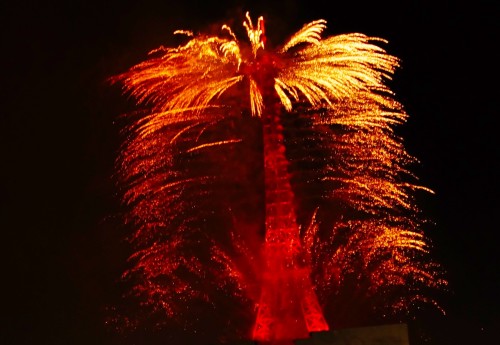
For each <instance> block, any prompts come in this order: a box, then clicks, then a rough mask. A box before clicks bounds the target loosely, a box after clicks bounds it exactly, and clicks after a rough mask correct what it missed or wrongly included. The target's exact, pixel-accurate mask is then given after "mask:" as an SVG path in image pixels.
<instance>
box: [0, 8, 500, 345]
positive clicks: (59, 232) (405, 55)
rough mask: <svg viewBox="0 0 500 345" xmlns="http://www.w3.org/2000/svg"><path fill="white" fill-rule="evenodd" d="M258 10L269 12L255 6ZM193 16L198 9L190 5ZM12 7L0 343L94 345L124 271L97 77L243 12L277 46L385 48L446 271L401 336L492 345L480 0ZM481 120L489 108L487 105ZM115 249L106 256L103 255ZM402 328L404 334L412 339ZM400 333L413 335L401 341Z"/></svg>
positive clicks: (105, 105) (486, 28)
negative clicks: (328, 37) (337, 42)
mask: <svg viewBox="0 0 500 345" xmlns="http://www.w3.org/2000/svg"><path fill="white" fill-rule="evenodd" d="M269 2H270V1H269ZM200 3H201V1H200ZM265 3H266V1H214V2H213V3H212V2H211V1H206V3H205V4H199V3H198V1H192V0H185V1H178V2H175V3H174V2H172V1H168V0H165V1H158V0H156V1H154V0H149V1H131V0H129V1H117V0H113V1H108V2H106V4H103V3H102V2H101V1H93V0H87V1H79V0H75V1H67V2H44V1H40V2H36V3H31V2H30V1H15V2H12V1H10V2H8V3H3V4H2V5H0V6H1V7H0V13H1V17H2V18H1V21H0V25H1V37H2V57H1V59H2V60H1V61H2V67H3V71H2V77H1V78H0V81H1V84H2V90H3V91H2V93H1V97H2V99H3V100H2V102H1V105H2V111H1V112H0V131H1V135H0V155H1V156H0V157H1V162H2V168H1V169H0V174H1V175H0V177H1V180H0V181H1V183H0V200H1V202H2V204H1V206H2V207H1V209H0V213H1V216H0V229H1V231H2V233H1V234H2V243H3V245H4V247H6V250H4V251H3V253H2V254H4V255H5V258H4V259H3V260H2V261H3V263H4V267H5V269H4V273H3V275H2V287H3V288H6V292H4V293H3V294H2V297H3V300H4V301H6V302H7V307H2V311H3V312H2V322H1V327H0V329H1V330H0V343H3V344H105V343H106V340H105V339H106V337H105V336H104V335H103V334H104V333H105V331H104V330H103V326H102V324H101V323H102V319H101V318H100V317H98V316H96V315H99V313H100V312H101V311H102V306H103V305H105V304H106V303H107V299H108V297H109V296H110V295H111V294H112V293H111V292H110V291H111V290H110V289H111V288H109V287H107V286H105V284H104V283H103V282H107V281H109V280H110V278H109V277H111V276H114V275H116V274H118V273H119V271H120V270H121V269H122V267H123V261H124V259H125V257H126V255H125V253H124V252H121V251H120V250H119V249H116V248H115V249H114V250H109V249H108V248H107V245H108V244H109V243H110V242H113V241H114V239H115V238H116V240H115V241H117V242H119V241H120V238H121V234H120V233H119V231H117V230H110V229H113V228H115V229H116V228H117V227H113V226H109V224H114V223H115V222H117V220H116V219H115V218H113V216H112V214H114V212H115V211H116V208H117V201H116V197H115V194H114V193H115V189H114V184H113V180H112V176H111V175H112V172H113V160H114V158H115V156H116V152H117V149H118V143H119V142H118V130H119V126H118V125H117V124H116V121H115V120H116V118H117V116H118V114H120V113H121V112H123V111H125V110H126V109H127V104H126V101H125V100H124V99H123V98H122V97H121V96H120V95H119V92H117V90H116V89H113V88H112V87H110V86H109V85H108V84H107V82H106V78H108V77H109V76H112V75H114V74H117V73H119V72H122V71H124V70H125V69H127V68H128V67H130V66H131V65H133V64H135V63H137V62H139V61H140V60H141V59H143V58H144V56H145V53H146V52H147V51H149V50H151V49H153V48H155V47H157V46H159V45H161V44H176V42H175V40H174V39H173V38H172V35H171V33H172V32H173V31H174V30H175V29H179V28H186V29H193V30H195V31H210V30H212V29H213V27H214V26H211V25H212V24H214V23H215V24H217V25H218V24H220V23H224V22H229V20H230V19H231V18H235V17H236V20H237V22H239V21H240V20H241V19H240V18H238V17H237V16H239V15H241V13H243V12H244V11H246V10H250V11H251V12H252V13H253V15H254V16H256V15H260V14H262V15H264V16H266V18H267V29H268V31H269V32H271V33H270V40H271V41H275V40H276V43H279V42H280V41H281V40H283V39H284V38H286V36H287V34H290V33H292V32H294V31H295V30H297V29H298V28H300V27H301V25H302V24H303V23H306V22H308V21H311V20H314V19H318V18H324V19H326V20H327V21H328V23H329V27H328V31H327V34H337V33H346V32H353V31H357V32H363V33H366V34H369V35H375V36H379V37H384V38H386V39H388V40H389V42H390V43H389V45H388V50H389V52H390V53H392V54H395V55H397V56H398V57H400V58H401V59H402V64H403V68H402V69H401V70H400V71H399V72H398V73H397V74H396V77H395V80H394V82H393V84H392V86H393V88H394V89H395V90H396V92H397V95H398V98H399V99H400V100H402V102H403V103H404V104H405V106H406V109H407V111H408V113H409V114H410V116H411V117H410V120H409V122H408V123H407V124H406V125H404V126H403V127H402V128H400V129H399V131H400V132H399V133H400V134H402V135H403V136H404V137H405V142H406V145H407V148H408V150H409V152H410V153H411V154H413V155H415V156H417V157H418V158H419V159H420V161H421V164H420V165H419V166H417V167H415V169H414V170H415V171H416V173H417V174H418V176H419V177H420V178H421V181H422V183H423V184H424V185H426V186H429V187H430V188H432V189H433V190H435V191H436V195H435V196H432V197H429V196H428V197H426V198H424V199H423V200H422V201H421V206H422V208H423V209H424V212H425V213H426V214H427V215H429V217H430V218H432V219H433V220H434V221H435V223H436V226H435V227H434V228H432V229H431V231H430V232H429V233H428V235H429V237H430V238H431V240H432V242H433V245H434V247H435V249H434V252H433V253H434V254H433V256H434V257H435V258H436V260H437V261H439V262H441V263H442V264H443V266H444V267H445V268H446V270H447V271H448V279H449V280H450V286H449V289H450V291H449V292H447V293H444V294H443V296H442V297H441V301H442V304H443V306H444V308H445V309H446V311H447V315H446V316H436V315H434V316H432V317H429V318H427V319H426V318H424V319H420V320H416V321H415V322H414V323H413V324H412V325H410V331H411V332H413V333H415V334H416V335H415V337H414V339H413V343H412V345H414V344H419V343H422V344H424V343H425V344H451V343H454V344H487V343H488V344H491V343H496V342H497V341H498V336H497V330H498V329H500V312H499V309H500V302H499V301H500V300H499V298H498V291H499V290H500V283H499V281H500V275H499V269H498V264H499V260H498V254H497V253H498V248H497V244H498V241H497V239H498V237H499V236H498V235H497V233H498V225H497V224H496V218H495V217H496V216H497V215H498V206H500V205H499V203H498V196H499V192H500V191H499V188H498V185H499V183H498V177H499V172H500V171H499V169H498V167H497V164H498V160H499V158H500V157H499V142H498V139H497V138H498V135H497V134H496V132H497V130H498V129H497V128H498V127H497V126H496V122H495V123H494V120H497V119H496V117H497V116H498V106H497V99H498V95H497V94H498V91H499V89H498V82H497V80H496V79H495V75H494V74H495V73H498V68H497V64H498V61H499V56H498V53H496V52H495V51H496V49H497V48H498V47H497V45H498V42H499V36H498V13H499V12H498V8H497V6H495V5H494V3H495V1H486V0H478V1H473V2H469V3H468V4H467V5H458V4H457V3H458V1H439V5H436V3H438V1H393V2H389V1H372V2H355V1H345V2H342V3H341V2H338V4H336V3H335V2H334V1H324V2H321V1H316V2H312V1H298V0H290V1H276V2H273V3H272V4H270V5H267V4H265ZM494 106H495V107H494ZM117 248H119V247H117ZM412 327H413V328H412ZM412 330H413V331H412Z"/></svg>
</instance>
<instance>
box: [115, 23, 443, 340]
mask: <svg viewBox="0 0 500 345" xmlns="http://www.w3.org/2000/svg"><path fill="white" fill-rule="evenodd" d="M244 27H245V28H246V31H247V34H248V40H249V43H245V42H240V41H239V40H238V39H237V37H236V35H235V34H234V33H233V31H232V30H231V28H229V27H228V26H226V25H224V26H223V27H222V29H221V34H220V36H204V35H197V36H194V35H193V34H192V33H191V32H188V31H178V32H176V33H178V34H183V35H187V36H188V37H189V40H188V42H187V43H186V44H185V45H182V46H180V47H177V48H165V47H160V48H158V49H155V50H154V51H152V52H151V53H150V58H149V59H148V60H146V61H144V62H142V63H140V64H138V65H136V66H134V67H133V68H131V69H130V70H129V71H127V72H125V73H123V74H121V75H119V76H117V77H115V78H114V81H116V82H119V83H121V84H122V85H123V86H124V89H125V91H126V92H127V93H128V94H131V95H132V96H133V97H134V98H135V99H136V100H137V103H138V104H140V105H142V106H143V108H144V109H145V110H144V111H143V112H141V113H139V114H137V115H136V116H135V120H134V121H133V124H132V125H130V126H129V127H128V128H127V130H126V133H127V137H126V141H125V143H124V146H123V149H122V151H121V155H120V157H119V159H118V170H119V176H120V182H121V186H122V187H123V189H124V193H123V201H124V204H126V205H127V209H128V214H127V217H126V220H127V222H129V223H130V224H132V225H133V227H134V228H135V229H136V230H135V232H134V234H133V236H132V237H131V241H132V242H133V244H134V245H135V248H136V252H135V254H134V255H133V256H132V257H131V258H130V261H131V268H130V270H128V271H127V272H126V273H125V275H124V276H125V277H126V278H129V279H131V280H133V281H134V284H135V285H134V288H133V290H132V293H133V294H134V295H136V296H138V297H139V298H141V300H142V303H143V304H144V305H147V306H149V307H150V308H151V309H152V311H153V312H154V313H157V314H161V315H164V318H179V319H182V318H183V317H185V315H187V314H189V313H193V312H194V311H196V312H199V310H201V309H202V308H203V307H202V306H203V305H205V306H206V307H205V309H206V308H208V309H209V310H210V311H211V312H214V311H216V310H226V311H227V310H233V309H239V310H246V312H245V313H243V314H245V315H250V318H252V319H253V321H251V323H252V324H253V325H250V324H249V322H248V320H249V318H248V317H242V321H241V323H238V322H237V321H234V320H233V321H232V322H230V320H231V319H234V317H232V316H231V313H228V314H229V315H227V317H226V319H227V321H226V323H225V325H226V326H227V325H229V324H231V325H232V326H231V328H235V329H236V328H238V329H240V331H241V332H243V333H242V334H245V332H246V334H247V335H248V336H250V337H251V338H252V339H254V340H258V341H262V342H265V341H282V340H292V339H297V338H303V337H307V335H308V333H309V332H312V331H322V330H326V329H328V324H327V323H326V321H325V317H324V316H323V313H322V307H325V311H326V316H327V317H326V319H327V320H328V321H329V322H331V324H332V325H333V327H335V326H336V325H350V323H353V322H354V323H355V321H353V320H355V319H356V318H357V317H359V316H360V315H373V314H374V313H382V312H384V313H385V312H386V311H387V310H392V311H401V310H404V309H406V308H409V307H411V306H412V305H414V304H415V303H417V302H420V301H423V302H431V303H434V302H433V301H432V300H429V299H428V298H426V297H425V294H424V293H423V291H425V289H427V288H436V287H439V286H441V285H443V284H445V283H446V282H445V281H444V280H443V279H442V278H440V274H439V267H438V266H437V265H436V264H434V263H432V262H429V260H428V259H427V257H426V254H427V251H428V249H427V243H426V239H425V238H424V236H423V234H422V232H421V230H420V228H421V225H422V221H421V220H420V218H419V216H418V213H419V211H418V209H417V208H416V206H415V205H414V200H413V198H412V194H413V192H414V191H415V190H417V189H423V190H426V191H429V190H428V189H426V188H424V187H420V186H418V185H416V184H414V183H412V182H407V181H412V180H414V178H413V176H412V175H411V173H410V172H409V171H408V170H407V166H408V164H410V163H412V162H413V161H414V159H413V158H412V157H411V156H410V155H408V154H407V153H406V151H405V149H404V147H403V145H402V141H401V139H400V138H399V137H397V136H396V135H395V134H394V132H393V127H394V126H395V125H398V124H401V123H403V122H404V121H405V120H406V114H405V113H404V111H403V109H402V106H401V105H400V104H399V103H398V102H397V101H396V100H395V99H394V97H393V93H392V92H391V91H390V90H389V89H388V87H387V86H386V85H385V81H386V80H388V79H390V78H391V77H392V75H393V73H394V71H395V69H396V68H397V67H398V59H397V58H395V57H393V56H391V55H388V54H387V53H386V52H385V51H384V50H383V49H382V48H381V47H380V46H379V45H377V44H379V43H384V41H383V40H382V39H379V38H373V37H367V36H365V35H362V34H346V35H338V36H333V37H328V38H324V39H322V38H321V33H322V32H323V30H324V29H325V28H326V22H325V21H324V20H317V21H313V22H311V23H309V24H307V25H305V26H304V27H303V28H302V29H301V30H299V31H298V32H297V33H296V34H295V35H293V36H292V37H291V38H290V39H289V40H288V41H287V42H286V43H285V44H284V45H282V46H281V47H279V48H278V49H275V50H267V49H266V48H267V47H266V36H265V27H264V20H263V18H262V17H261V18H259V19H258V21H257V23H256V25H255V26H254V24H253V23H252V21H251V19H250V17H249V16H248V14H247V18H246V20H245V22H244ZM402 291H403V292H402ZM221 296H223V297H221ZM195 306H196V307H195ZM207 306H208V307H207ZM220 306H222V307H220ZM197 308H198V309H197ZM217 308H219V309H217ZM231 308H233V309H231ZM330 310H331V313H330ZM233 315H234V314H233ZM245 320H246V321H245ZM245 322H246V323H245ZM226 328H227V327H226Z"/></svg>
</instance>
